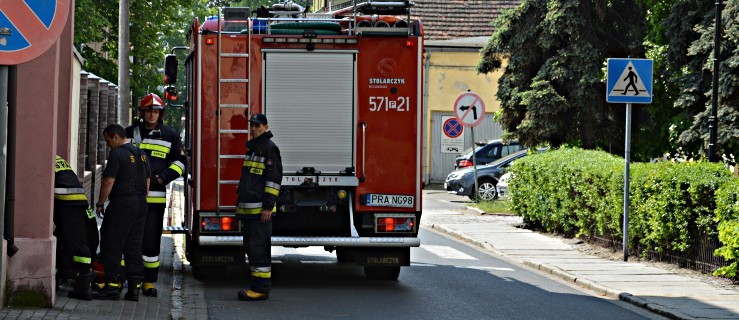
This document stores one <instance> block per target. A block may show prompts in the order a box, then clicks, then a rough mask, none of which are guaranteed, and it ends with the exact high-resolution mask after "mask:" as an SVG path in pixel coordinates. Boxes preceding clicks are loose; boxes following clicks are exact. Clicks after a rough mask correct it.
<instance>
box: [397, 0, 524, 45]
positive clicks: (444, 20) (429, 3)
mask: <svg viewBox="0 0 739 320" xmlns="http://www.w3.org/2000/svg"><path fill="white" fill-rule="evenodd" d="M521 1H522V0H414V2H415V6H413V7H412V8H411V18H413V19H421V21H422V22H423V28H424V32H425V34H426V36H425V38H426V40H447V39H454V38H470V37H483V36H484V37H490V36H491V35H492V34H493V31H494V29H493V26H492V22H493V21H494V20H495V19H496V18H497V17H498V16H499V15H500V14H501V11H502V10H503V9H509V8H514V7H516V6H518V5H519V4H520V3H521Z"/></svg>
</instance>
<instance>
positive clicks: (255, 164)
mask: <svg viewBox="0 0 739 320" xmlns="http://www.w3.org/2000/svg"><path fill="white" fill-rule="evenodd" d="M244 167H252V168H258V169H266V168H267V166H265V165H264V163H262V162H256V161H249V160H244Z"/></svg>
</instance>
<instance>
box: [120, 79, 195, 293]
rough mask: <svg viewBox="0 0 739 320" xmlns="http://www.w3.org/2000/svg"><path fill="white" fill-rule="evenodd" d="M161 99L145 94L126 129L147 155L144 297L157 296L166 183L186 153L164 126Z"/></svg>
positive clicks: (176, 174)
mask: <svg viewBox="0 0 739 320" xmlns="http://www.w3.org/2000/svg"><path fill="white" fill-rule="evenodd" d="M164 111H165V107H164V101H162V99H161V98H160V97H159V96H158V95H156V94H153V93H150V94H148V95H146V96H145V97H144V98H143V99H141V103H140V104H139V118H140V121H139V122H138V123H136V124H134V125H132V126H130V127H128V128H126V135H127V136H128V137H129V138H132V139H133V141H132V143H133V144H134V145H136V146H138V147H139V148H140V149H141V150H142V151H144V152H145V153H146V154H147V155H148V156H149V165H150V166H151V173H152V174H151V186H150V188H149V193H148V194H147V196H146V202H147V204H148V206H149V211H148V213H147V215H146V223H145V226H144V238H143V240H142V242H141V253H142V254H143V260H144V283H143V285H142V288H141V289H142V292H143V294H144V295H145V296H148V297H156V296H157V289H156V287H155V285H154V283H156V282H157V279H158V276H159V246H160V244H161V241H162V219H163V218H164V210H165V208H166V197H167V189H166V186H167V184H168V183H169V182H171V181H172V180H175V179H177V178H178V177H179V176H181V175H182V172H183V170H184V169H185V161H186V159H185V153H184V150H183V148H182V142H181V140H180V136H179V134H177V132H175V131H174V130H172V129H171V128H169V127H168V126H166V125H164V123H163V120H162V119H163V118H164Z"/></svg>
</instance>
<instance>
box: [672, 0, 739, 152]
mask: <svg viewBox="0 0 739 320" xmlns="http://www.w3.org/2000/svg"><path fill="white" fill-rule="evenodd" d="M723 2H724V6H723V10H722V23H721V25H722V29H723V30H722V32H721V36H720V40H721V46H720V54H719V57H720V61H721V63H720V67H719V84H718V90H719V96H718V100H719V103H718V108H717V114H718V127H717V134H718V137H717V141H718V146H719V149H720V150H722V151H723V153H725V154H734V155H737V151H739V1H736V0H728V1H726V0H725V1H723ZM715 22H716V20H715V2H713V1H700V0H681V1H676V3H675V5H674V6H673V8H672V14H671V15H670V17H669V19H668V20H667V23H666V24H667V26H668V27H667V28H666V35H667V38H668V39H670V42H669V45H670V50H669V52H668V53H669V54H668V60H669V62H670V63H671V64H672V65H673V70H676V71H675V72H674V79H675V82H676V83H677V84H678V85H679V87H680V91H679V95H678V96H677V97H676V99H675V101H674V106H675V108H676V109H679V110H683V112H685V114H686V118H688V119H687V121H685V122H684V123H682V124H683V126H682V127H681V129H683V130H682V131H681V133H680V136H679V138H680V142H681V143H682V144H683V145H685V146H686V148H687V149H688V150H691V151H703V153H705V151H706V146H707V141H708V134H709V127H708V118H709V116H710V110H711V106H712V104H713V92H712V89H713V72H714V67H713V64H714V61H713V59H714V54H713V52H714V48H715V46H714V37H715V30H716V29H715Z"/></svg>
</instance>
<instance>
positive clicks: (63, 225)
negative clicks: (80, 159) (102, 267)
mask: <svg viewBox="0 0 739 320" xmlns="http://www.w3.org/2000/svg"><path fill="white" fill-rule="evenodd" d="M54 171H55V174H54V225H55V226H56V228H55V229H54V235H55V236H56V237H57V239H58V240H59V241H58V243H57V261H58V264H59V266H58V269H59V270H60V271H61V273H62V274H65V275H66V276H69V277H73V278H74V279H75V284H74V288H73V289H72V291H71V292H70V293H69V295H68V296H69V297H70V298H75V299H80V300H92V289H91V287H90V283H91V281H92V277H93V273H92V271H91V270H90V264H91V263H92V255H93V254H92V252H91V250H95V249H93V247H92V245H94V246H95V247H94V248H97V242H95V243H92V244H89V245H88V231H90V232H92V230H87V229H88V226H89V225H90V224H89V221H90V220H92V221H93V222H95V214H94V213H93V211H92V210H91V209H90V204H89V203H88V202H87V196H86V195H85V189H84V188H83V187H82V184H81V183H80V180H79V178H78V177H77V175H76V174H75V173H74V171H73V170H72V167H70V166H69V163H67V160H64V158H62V157H60V156H58V155H57V156H56V166H55V167H54ZM93 225H94V226H95V227H94V232H95V235H96V236H95V238H97V231H98V230H97V223H94V224H93Z"/></svg>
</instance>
